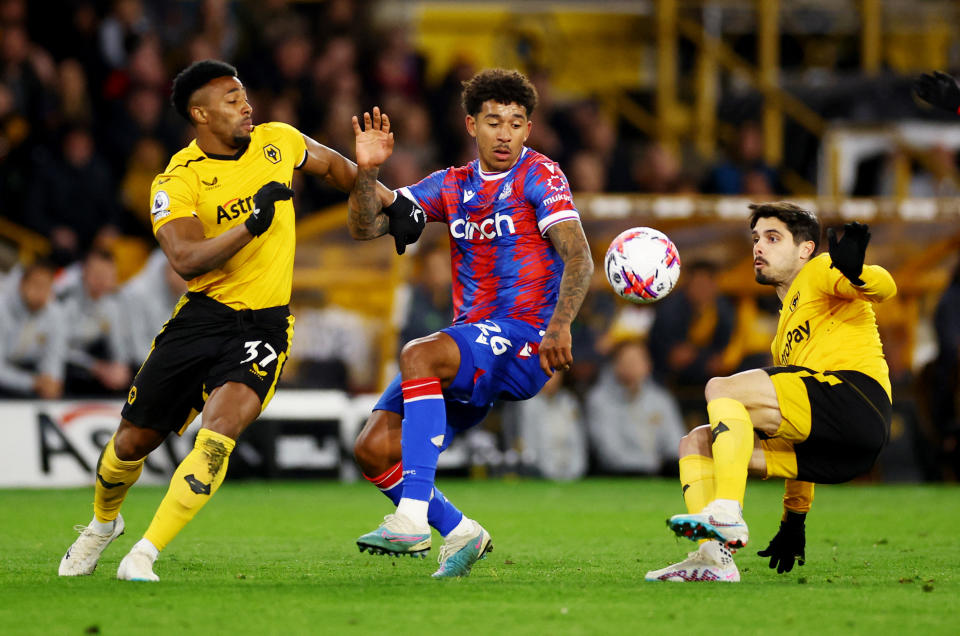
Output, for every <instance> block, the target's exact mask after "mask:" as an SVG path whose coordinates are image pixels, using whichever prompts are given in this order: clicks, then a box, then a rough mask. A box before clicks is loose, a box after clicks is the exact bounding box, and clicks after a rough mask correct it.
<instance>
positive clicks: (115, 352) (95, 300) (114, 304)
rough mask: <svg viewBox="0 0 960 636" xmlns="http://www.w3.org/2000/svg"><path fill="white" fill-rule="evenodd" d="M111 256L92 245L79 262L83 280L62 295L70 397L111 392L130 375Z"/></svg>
mask: <svg viewBox="0 0 960 636" xmlns="http://www.w3.org/2000/svg"><path fill="white" fill-rule="evenodd" d="M116 286H117V268H116V265H115V264H114V261H113V255H112V254H110V253H109V252H105V251H102V250H92V251H91V252H89V253H88V254H87V256H86V258H85V259H84V261H83V272H82V285H81V287H80V288H79V289H74V290H72V291H71V292H70V293H68V294H67V296H66V297H65V298H63V300H62V306H63V312H64V314H65V315H66V319H67V349H68V352H67V376H66V386H65V391H66V393H67V394H68V395H72V396H86V395H104V394H114V393H119V392H122V391H124V390H126V389H127V388H128V386H129V384H130V380H131V379H132V373H131V368H130V364H129V360H131V359H132V358H133V356H132V355H131V354H130V352H129V351H128V342H129V341H128V339H127V337H126V335H125V334H126V322H127V321H128V320H129V318H128V316H127V314H126V312H125V311H124V307H123V306H122V304H121V303H120V301H119V299H118V298H117V296H116V294H115V293H114V292H115V290H116Z"/></svg>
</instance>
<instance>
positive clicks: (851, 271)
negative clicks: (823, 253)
mask: <svg viewBox="0 0 960 636" xmlns="http://www.w3.org/2000/svg"><path fill="white" fill-rule="evenodd" d="M827 238H828V239H829V241H830V260H831V261H832V262H831V264H830V267H836V268H837V269H838V270H840V273H841V274H843V275H844V276H846V277H847V280H849V281H850V282H851V283H853V284H854V285H863V280H861V279H860V273H861V272H863V259H864V258H865V257H866V255H867V243H869V242H870V227H869V226H868V225H865V224H863V223H857V222H853V223H846V224H844V226H843V238H841V239H840V240H839V241H838V240H837V233H836V232H834V230H833V228H832V227H831V228H828V229H827Z"/></svg>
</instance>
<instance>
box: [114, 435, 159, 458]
mask: <svg viewBox="0 0 960 636" xmlns="http://www.w3.org/2000/svg"><path fill="white" fill-rule="evenodd" d="M137 433H138V431H137V429H127V430H122V431H118V432H117V434H116V435H115V436H114V438H113V452H114V453H115V454H116V455H117V459H119V460H120V461H124V462H133V461H137V460H139V459H143V458H144V457H146V456H147V455H149V454H150V451H152V450H153V449H154V448H155V447H156V444H154V443H153V440H152V439H150V440H146V439H143V436H142V435H138V434H137Z"/></svg>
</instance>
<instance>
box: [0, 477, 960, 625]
mask: <svg viewBox="0 0 960 636" xmlns="http://www.w3.org/2000/svg"><path fill="white" fill-rule="evenodd" d="M441 485H442V487H443V489H444V492H445V493H446V494H447V495H448V496H449V497H451V498H452V500H453V501H454V502H456V503H457V504H458V505H459V506H460V507H461V508H462V509H464V510H465V511H467V513H468V514H470V516H472V517H473V518H475V519H477V520H479V521H480V522H481V523H483V524H484V526H485V527H486V528H487V529H488V530H489V531H490V533H491V535H492V537H493V541H494V545H495V546H496V550H495V551H494V552H493V553H492V554H490V556H489V557H488V558H487V559H485V560H484V561H481V562H480V563H478V564H477V565H476V566H475V567H474V569H473V574H472V576H471V577H470V578H468V579H463V580H443V581H436V580H433V579H431V578H430V574H431V573H432V572H433V571H434V570H435V569H436V560H435V559H436V554H437V551H438V549H439V546H440V541H441V539H440V537H439V536H438V535H436V533H434V544H433V549H432V550H431V552H430V556H429V557H428V558H427V559H425V560H420V559H415V560H414V559H395V558H391V557H384V556H373V555H370V554H366V553H364V554H361V553H360V552H359V551H358V550H357V547H356V544H355V543H354V539H355V538H356V537H357V536H359V535H360V534H362V533H364V532H366V531H368V530H370V529H372V528H373V527H374V526H376V524H377V523H378V522H379V520H380V516H381V515H382V514H386V513H387V512H390V511H391V509H390V506H389V504H388V502H387V500H386V499H385V498H384V497H382V496H381V495H380V494H379V493H377V492H376V491H375V490H374V489H373V488H371V487H370V486H369V485H368V484H349V485H342V484H339V483H334V482H297V483H249V482H235V483H230V482H228V483H227V484H225V486H224V487H223V488H222V489H221V490H220V491H219V492H218V494H217V496H216V497H215V499H214V500H213V501H212V502H211V503H210V505H208V506H207V507H206V508H205V509H204V510H203V511H202V512H201V513H200V514H199V515H198V516H197V518H196V519H195V520H194V521H193V522H192V523H191V524H190V525H189V526H187V528H186V529H185V530H184V532H183V533H181V535H180V536H179V537H177V538H176V539H175V540H174V542H173V543H172V544H171V545H170V546H169V547H168V548H167V550H165V551H164V552H163V553H162V554H161V557H160V560H159V561H158V562H157V565H156V571H157V573H158V574H159V575H160V577H161V582H160V583H159V584H147V583H142V584H131V583H126V582H120V581H117V580H116V579H115V575H116V568H117V565H118V563H119V561H120V559H121V558H122V557H123V555H124V554H125V553H126V551H127V550H128V549H129V548H130V547H131V546H132V545H133V543H134V542H136V540H137V539H138V538H139V537H140V536H141V535H142V533H143V531H144V530H145V529H146V526H147V525H148V523H149V521H150V519H151V517H152V514H153V511H154V510H155V508H156V506H157V504H158V503H159V500H160V499H161V498H162V496H163V493H164V489H163V488H151V487H141V488H138V487H134V489H133V490H132V491H131V493H130V495H129V496H128V498H127V502H126V504H125V505H124V509H123V513H124V518H125V519H126V521H127V533H126V534H125V535H123V536H122V537H120V538H119V539H118V540H117V541H116V542H115V543H114V544H113V545H112V546H110V548H108V550H107V551H106V552H105V553H104V556H103V558H102V560H101V563H100V566H99V567H98V568H97V571H96V572H95V573H94V574H93V575H92V576H89V577H78V578H60V577H58V576H57V574H56V572H57V564H58V563H59V560H60V557H61V556H62V554H63V552H64V551H65V550H66V548H67V546H68V545H69V544H70V542H71V541H72V540H73V537H74V536H76V535H75V534H74V533H73V531H72V529H71V528H72V526H73V524H75V523H82V522H86V521H88V520H89V518H90V516H91V506H90V502H91V500H92V489H89V488H88V489H76V490H37V491H30V490H2V491H0V510H2V511H4V513H3V517H4V518H5V520H4V521H3V523H2V524H0V527H2V531H0V631H3V632H4V633H9V634H32V633H84V632H85V631H87V630H90V631H91V632H93V633H95V632H94V631H93V630H94V629H96V630H99V633H104V634H109V633H133V634H136V633H145V634H148V633H158V632H160V631H161V630H163V631H169V630H177V631H178V632H186V633H199V632H205V633H210V630H217V631H218V632H221V633H224V632H230V633H241V634H243V633H266V634H269V633H287V634H289V633H347V632H352V633H374V632H377V633H391V634H407V633H411V634H412V633H418V632H419V633H423V632H424V631H425V630H431V631H433V630H439V629H446V630H458V631H463V630H465V629H466V630H469V631H470V632H473V633H490V632H501V633H504V634H543V633H569V634H578V633H583V634H593V633H619V632H623V631H624V630H627V629H631V630H643V631H645V632H647V631H649V632H650V633H663V632H667V631H671V632H675V631H676V630H678V629H682V630H684V631H688V630H693V631H702V632H706V631H708V630H709V631H710V632H715V631H717V630H718V629H722V630H723V631H731V630H732V631H735V632H737V633H745V634H750V633H761V632H767V633H769V632H770V630H776V631H778V632H786V633H795V632H796V633H800V632H806V633H809V632H811V631H814V630H815V631H816V633H817V634H818V635H819V634H830V633H867V632H877V631H878V630H884V631H885V632H887V633H921V632H922V633H924V634H939V633H943V634H952V633H956V632H957V630H958V625H960V620H958V619H957V618H956V617H955V614H954V612H953V609H952V606H953V605H954V604H955V601H956V599H957V598H960V576H958V571H960V542H958V541H957V540H956V538H955V532H954V531H953V529H954V528H956V527H957V525H958V522H960V510H958V508H957V506H956V501H958V494H960V489H958V488H957V487H955V486H953V487H951V486H875V485H848V486H829V487H818V490H817V500H816V501H815V502H814V508H813V511H812V512H811V513H810V515H809V518H808V522H807V565H805V566H804V567H797V568H794V571H793V572H791V573H789V574H785V575H777V574H776V572H775V571H773V570H770V569H768V567H767V562H766V560H765V559H762V558H760V557H757V556H756V551H757V550H759V549H762V548H764V547H766V544H767V542H768V541H769V539H770V537H771V536H773V534H774V532H775V531H776V528H777V525H778V523H779V510H780V497H781V494H782V489H781V485H780V484H779V483H766V482H753V481H751V482H750V484H749V485H748V488H747V502H746V504H747V506H746V515H747V521H748V523H750V531H751V532H750V534H751V540H750V545H749V546H748V547H747V548H746V549H744V550H741V551H740V552H738V554H737V564H738V566H739V567H740V571H741V575H742V578H743V582H742V583H740V584H736V585H730V584H713V585H711V584H668V583H647V582H645V581H644V580H643V577H644V574H645V573H646V572H647V570H651V569H657V568H660V567H663V566H664V565H667V564H668V563H672V562H675V561H677V560H679V559H681V558H683V557H684V556H685V554H686V552H688V551H691V550H693V549H694V548H695V544H693V543H692V542H689V541H682V540H678V539H675V538H674V537H673V536H672V535H671V534H670V532H669V530H668V529H667V528H666V526H665V524H664V520H665V519H666V518H667V517H668V516H669V515H670V514H673V513H676V512H680V511H682V510H683V504H682V500H681V498H680V494H679V487H678V486H677V483H676V482H675V481H672V480H633V479H623V480H587V481H583V482H579V483H572V484H552V483H548V482H538V481H497V480H493V481H479V482H473V481H460V480H443V483H442V484H441Z"/></svg>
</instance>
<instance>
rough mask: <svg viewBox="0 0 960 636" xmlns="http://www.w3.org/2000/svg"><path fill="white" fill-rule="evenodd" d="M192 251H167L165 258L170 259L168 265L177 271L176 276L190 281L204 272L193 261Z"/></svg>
mask: <svg viewBox="0 0 960 636" xmlns="http://www.w3.org/2000/svg"><path fill="white" fill-rule="evenodd" d="M193 256H194V252H193V251H192V250H187V249H183V250H177V251H175V252H174V253H170V252H169V251H168V252H167V260H168V261H170V267H172V268H173V271H175V272H176V273H177V276H179V277H180V278H182V279H183V280H185V281H191V280H193V279H194V278H196V277H197V276H200V275H201V274H203V273H204V271H202V270H201V268H200V267H199V265H198V264H197V263H195V262H193Z"/></svg>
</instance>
